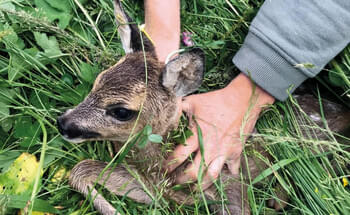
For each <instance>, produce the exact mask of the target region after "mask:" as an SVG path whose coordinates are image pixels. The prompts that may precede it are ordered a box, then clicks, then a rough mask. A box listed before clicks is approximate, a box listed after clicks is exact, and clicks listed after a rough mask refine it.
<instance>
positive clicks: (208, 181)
mask: <svg viewBox="0 0 350 215" xmlns="http://www.w3.org/2000/svg"><path fill="white" fill-rule="evenodd" d="M225 160H226V158H225V156H220V157H217V158H215V159H214V160H213V161H212V162H211V163H210V165H209V167H208V169H207V172H206V174H205V176H204V178H203V181H202V189H203V190H206V189H207V188H208V187H210V186H211V185H212V183H213V182H214V181H215V180H216V179H217V178H218V177H219V174H220V172H221V169H222V167H223V166H224V164H225Z"/></svg>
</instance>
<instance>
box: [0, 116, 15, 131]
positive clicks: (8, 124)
mask: <svg viewBox="0 0 350 215" xmlns="http://www.w3.org/2000/svg"><path fill="white" fill-rule="evenodd" d="M0 124H1V128H2V130H3V131H5V132H8V131H9V130H10V129H11V128H12V126H13V119H11V118H6V119H4V120H1V123H0Z"/></svg>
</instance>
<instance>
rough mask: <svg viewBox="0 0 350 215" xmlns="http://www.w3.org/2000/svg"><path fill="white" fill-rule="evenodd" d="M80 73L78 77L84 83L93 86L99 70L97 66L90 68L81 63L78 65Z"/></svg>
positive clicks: (90, 66) (88, 65) (86, 64)
mask: <svg viewBox="0 0 350 215" xmlns="http://www.w3.org/2000/svg"><path fill="white" fill-rule="evenodd" d="M79 69H80V73H79V76H80V77H81V78H82V79H83V80H84V81H86V82H88V83H90V84H93V83H94V81H95V79H96V76H97V74H98V72H99V69H98V67H97V66H92V65H90V64H88V63H84V62H82V63H81V64H80V65H79Z"/></svg>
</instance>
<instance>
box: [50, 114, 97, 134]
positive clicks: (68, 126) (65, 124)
mask: <svg viewBox="0 0 350 215" xmlns="http://www.w3.org/2000/svg"><path fill="white" fill-rule="evenodd" d="M57 126H58V131H59V132H60V133H61V134H62V135H63V136H64V137H67V138H68V139H75V138H82V139H89V138H95V137H98V136H100V134H99V133H97V132H93V131H89V130H87V129H84V128H79V127H78V126H77V125H76V124H75V123H74V122H70V121H69V119H68V118H67V117H64V116H60V117H59V118H58V119H57Z"/></svg>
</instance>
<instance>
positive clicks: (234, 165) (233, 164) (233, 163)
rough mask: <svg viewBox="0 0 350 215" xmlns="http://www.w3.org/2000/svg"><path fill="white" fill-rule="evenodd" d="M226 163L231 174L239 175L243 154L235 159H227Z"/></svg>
mask: <svg viewBox="0 0 350 215" xmlns="http://www.w3.org/2000/svg"><path fill="white" fill-rule="evenodd" d="M226 164H227V167H228V169H229V170H230V172H231V174H233V175H237V174H238V173H239V167H240V165H241V156H237V157H236V158H234V159H231V160H227V161H226Z"/></svg>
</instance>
